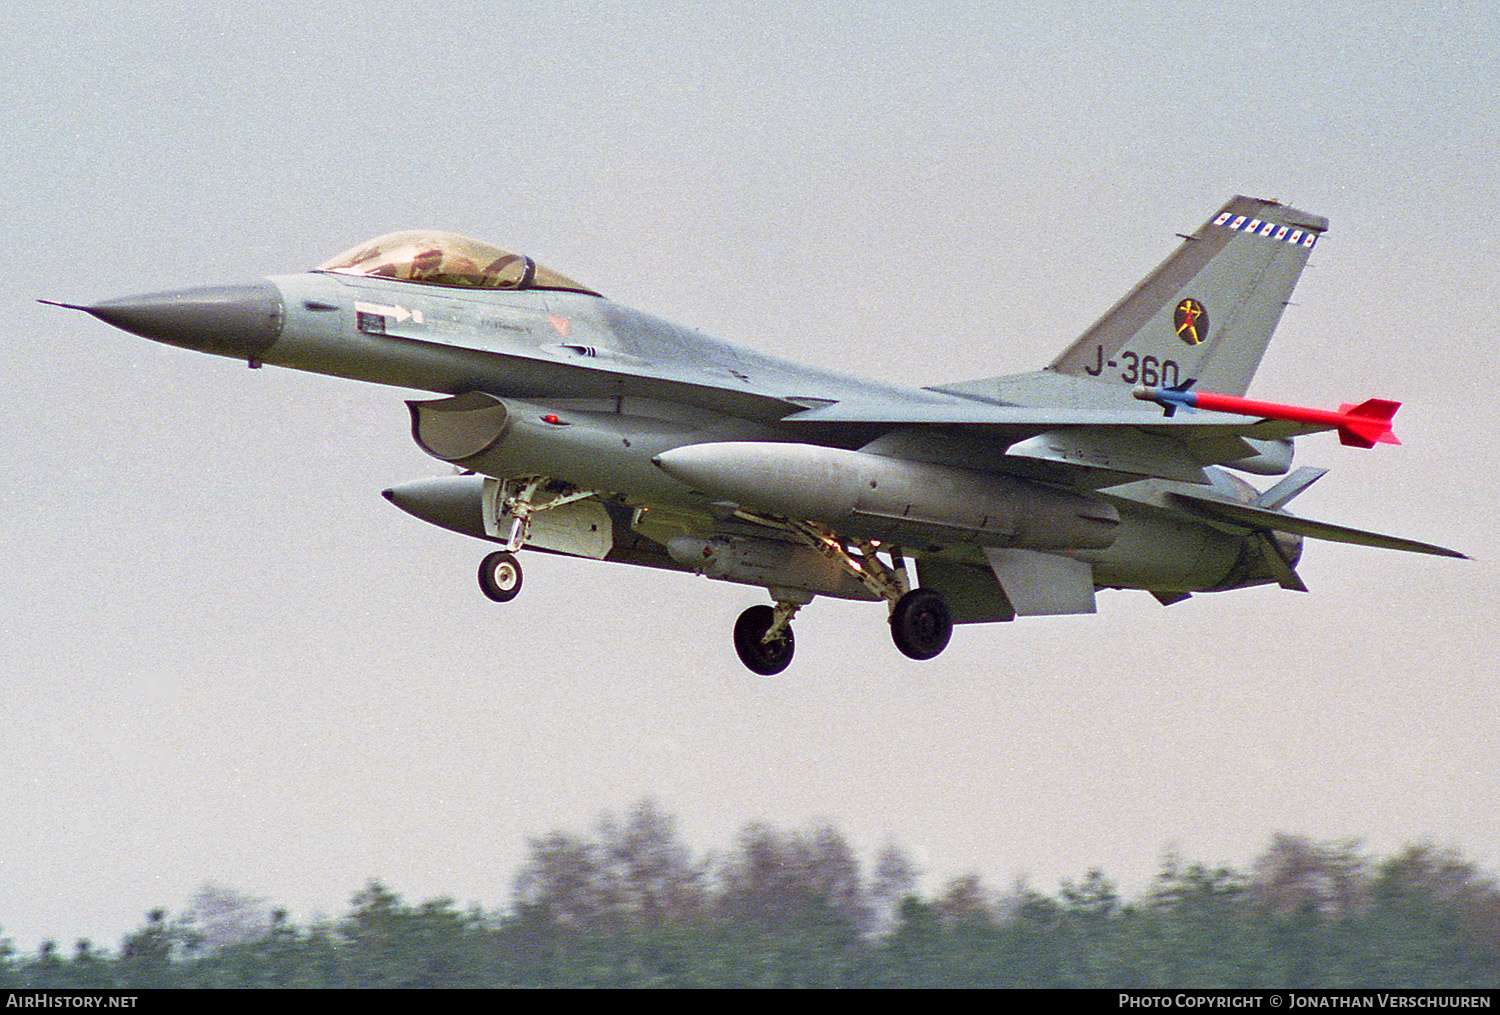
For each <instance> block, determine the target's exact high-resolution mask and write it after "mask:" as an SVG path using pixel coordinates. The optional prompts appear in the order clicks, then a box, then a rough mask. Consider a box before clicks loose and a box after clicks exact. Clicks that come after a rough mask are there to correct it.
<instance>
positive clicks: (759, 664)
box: [734, 606, 797, 677]
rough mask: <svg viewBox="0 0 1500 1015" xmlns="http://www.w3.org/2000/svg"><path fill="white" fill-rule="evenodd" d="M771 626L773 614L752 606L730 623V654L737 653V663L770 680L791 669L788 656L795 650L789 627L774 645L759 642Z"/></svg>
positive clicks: (773, 642)
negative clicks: (732, 643)
mask: <svg viewBox="0 0 1500 1015" xmlns="http://www.w3.org/2000/svg"><path fill="white" fill-rule="evenodd" d="M775 622H776V611H775V610H773V609H771V607H769V606H752V607H750V609H748V610H746V611H745V612H744V613H741V614H740V619H739V620H737V621H735V623H734V650H735V651H736V652H738V653H739V655H740V662H742V663H744V664H745V666H746V667H748V668H749V669H750V671H751V672H752V673H759V674H760V675H761V676H763V677H770V676H774V675H776V674H777V673H780V672H781V671H782V670H784V669H786V668H787V667H788V666H789V665H791V662H792V653H793V652H794V651H796V648H797V644H796V641H795V639H793V638H792V629H791V628H790V627H788V628H787V629H786V631H785V632H784V633H783V634H782V636H781V637H780V638H778V639H776V640H775V641H772V642H766V641H762V640H761V639H763V638H764V637H765V636H766V632H767V631H769V630H770V629H771V625H772V624H774V623H775Z"/></svg>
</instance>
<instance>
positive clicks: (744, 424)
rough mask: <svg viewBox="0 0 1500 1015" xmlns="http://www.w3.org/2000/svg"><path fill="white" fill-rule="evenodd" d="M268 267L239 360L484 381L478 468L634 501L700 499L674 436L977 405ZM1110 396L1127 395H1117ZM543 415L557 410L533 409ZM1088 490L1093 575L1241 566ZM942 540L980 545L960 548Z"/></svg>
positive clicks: (475, 297)
mask: <svg viewBox="0 0 1500 1015" xmlns="http://www.w3.org/2000/svg"><path fill="white" fill-rule="evenodd" d="M268 281H269V282H270V283H271V284H273V285H274V286H275V287H276V288H277V290H278V291H279V293H280V296H281V302H282V307H283V310H282V322H281V328H280V334H279V336H278V337H277V338H276V340H275V341H274V342H272V343H271V344H270V345H269V346H266V347H265V348H264V349H263V350H262V351H261V352H260V353H259V355H258V356H257V357H256V359H255V362H257V363H263V364H269V365H276V366H284V367H290V368H293V369H300V370H310V371H314V372H318V373H325V374H330V375H333V376H339V377H347V378H351V379H355V380H362V381H368V382H371V383H377V384H387V385H392V386H396V387H401V388H411V389H417V390H423V391H429V392H434V393H439V394H446V395H459V394H464V393H468V392H483V393H485V394H488V395H491V396H493V397H495V398H497V399H500V400H503V401H504V402H505V403H506V404H507V405H508V406H509V407H510V409H511V412H510V420H509V425H508V429H507V433H506V436H505V440H504V441H503V442H502V446H501V447H498V448H497V449H495V451H494V452H493V453H492V454H490V455H489V456H487V457H486V458H485V459H484V460H483V461H482V463H481V468H482V471H483V472H485V473H486V474H490V475H497V476H507V475H508V476H527V475H546V476H550V477H553V478H555V479H559V480H562V481H565V482H568V483H571V484H574V485H576V486H580V487H583V488H587V489H601V490H608V491H610V492H612V493H615V494H618V495H619V496H620V497H622V498H623V499H624V500H625V501H626V502H627V503H630V504H633V505H644V504H657V505H660V504H671V505H677V506H680V507H682V508H684V509H688V510H696V511H702V510H704V508H705V504H706V503H708V501H709V498H706V497H705V496H704V495H703V494H702V493H700V492H699V491H698V490H695V489H694V488H692V487H690V486H688V485H686V484H684V483H682V482H680V481H679V480H677V479H674V478H673V477H672V476H671V475H669V474H668V473H666V472H664V471H663V470H662V469H661V468H658V467H657V466H656V464H655V460H656V459H657V458H658V457H659V456H661V455H662V454H664V453H666V452H669V451H672V450H674V449H676V448H680V447H684V446H689V445H698V444H707V443H720V442H763V443H777V442H786V443H798V442H800V441H803V440H805V439H806V438H805V435H804V434H801V433H799V432H796V431H794V430H791V429H787V428H783V427H779V426H778V425H777V424H778V422H779V421H780V420H781V419H783V418H785V417H786V416H788V415H789V414H792V413H796V412H799V411H802V410H804V409H810V408H816V407H818V406H821V405H826V404H831V403H835V402H871V403H875V402H879V403H885V404H890V403H909V404H912V405H962V404H969V405H972V404H973V403H974V401H975V400H974V398H972V397H966V396H959V395H955V394H951V393H948V392H941V391H933V390H929V389H914V388H903V387H899V386H894V385H887V384H880V383H877V382H873V381H867V380H863V379H861V378H857V377H852V376H848V375H845V374H840V373H836V372H833V371H827V370H820V369H816V368H813V367H808V366H804V365H801V364H797V363H793V362H789V361H785V360H780V359H777V358H774V357H771V356H767V355H764V354H761V353H758V352H754V351H751V350H747V349H743V348H738V347H736V346H733V345H730V344H728V343H725V342H721V341H718V340H715V339H712V338H710V337H708V336H707V335H704V334H702V333H700V332H697V331H692V330H689V329H686V328H682V327H679V326H677V325H674V324H672V323H670V322H667V321H664V320H661V319H660V318H657V317H654V316H651V315H649V314H645V313H642V312H640V311H637V310H633V309H631V308H628V307H624V306H621V305H620V304H617V303H614V302H612V301H610V300H608V299H605V298H603V297H599V296H594V295H588V294H584V293H578V292H566V291H515V292H497V291H493V290H473V291H469V290H457V289H442V288H436V287H430V286H423V285H419V284H412V283H410V282H403V281H396V280H385V279H376V278H350V277H347V276H341V275H338V274H333V273H329V272H309V273H303V274H298V275H286V276H277V277H273V278H271V279H269V280H268ZM1108 394H1109V395H1110V396H1112V397H1114V398H1115V399H1117V400H1118V401H1119V402H1120V404H1127V403H1126V398H1128V396H1127V395H1120V394H1117V393H1115V392H1113V391H1110V392H1108ZM549 417H556V418H557V422H555V423H548V422H545V420H546V419H548V418H549ZM841 438H842V439H841ZM828 440H829V442H830V443H834V444H842V445H844V446H847V447H850V448H855V447H858V446H860V445H861V444H863V443H864V441H865V435H864V434H863V433H861V432H860V431H858V430H853V431H851V432H850V433H848V434H846V435H841V434H837V433H835V434H832V435H830V437H829V438H828ZM419 442H420V441H419ZM440 457H441V456H440ZM1213 471H1215V472H1217V471H1218V470H1213ZM1216 482H1217V483H1221V484H1223V485H1224V487H1225V488H1226V489H1227V490H1233V491H1235V492H1236V494H1237V495H1238V494H1239V491H1240V489H1241V488H1244V489H1248V487H1246V486H1245V484H1243V483H1240V482H1239V481H1238V480H1235V479H1234V478H1233V477H1231V476H1228V475H1227V474H1221V475H1220V476H1219V477H1218V478H1217V479H1216ZM1251 494H1252V495H1253V491H1251ZM1090 496H1095V497H1099V496H1101V495H1099V494H1095V493H1093V492H1091V493H1090ZM1102 499H1104V500H1107V501H1108V502H1109V503H1112V504H1113V505H1114V506H1115V508H1116V509H1117V510H1118V512H1119V518H1120V523H1119V526H1118V529H1117V532H1116V535H1115V537H1114V538H1113V540H1112V541H1111V542H1110V543H1109V544H1108V545H1107V546H1102V547H1101V546H1098V545H1093V546H1085V547H1079V548H1077V549H1076V550H1075V551H1074V553H1075V555H1076V556H1077V557H1079V558H1080V559H1085V560H1088V561H1089V562H1090V563H1091V564H1093V565H1094V569H1095V571H1094V573H1095V578H1096V581H1097V582H1098V583H1099V584H1100V585H1101V586H1115V587H1133V588H1146V587H1149V588H1172V589H1181V590H1184V591H1189V590H1191V591H1196V590H1205V589H1212V588H1216V587H1220V586H1222V585H1223V584H1224V583H1225V582H1226V581H1229V580H1230V579H1231V578H1232V577H1233V575H1232V573H1233V571H1234V570H1235V568H1236V565H1237V564H1242V563H1243V562H1242V561H1241V558H1242V557H1243V556H1244V547H1243V545H1242V544H1243V542H1244V541H1243V540H1242V539H1241V538H1239V537H1237V536H1234V535H1231V534H1227V533H1225V532H1223V531H1221V530H1220V529H1217V528H1214V527H1211V526H1205V525H1202V524H1199V523H1197V522H1196V521H1193V520H1190V519H1185V518H1183V517H1181V516H1180V514H1174V513H1173V512H1170V511H1167V510H1164V509H1162V508H1159V507H1152V506H1150V505H1144V506H1143V505H1141V504H1139V503H1138V502H1137V500H1136V499H1135V498H1134V497H1132V496H1125V497H1116V496H1110V495H1109V494H1108V493H1107V492H1106V493H1104V494H1103V495H1102ZM916 552H917V553H918V554H920V553H921V552H923V551H922V550H921V549H918V550H917V551H916ZM942 552H944V553H947V554H949V555H950V556H956V557H958V558H960V559H967V560H970V561H974V562H978V561H979V560H980V559H981V558H979V557H978V555H977V551H975V550H974V549H973V548H972V547H969V548H952V547H945V548H944V549H943V551H942ZM1241 569H1242V570H1244V568H1243V567H1242V568H1241ZM1260 580H1264V579H1263V578H1262V579H1260Z"/></svg>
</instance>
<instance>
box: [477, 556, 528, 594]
mask: <svg viewBox="0 0 1500 1015" xmlns="http://www.w3.org/2000/svg"><path fill="white" fill-rule="evenodd" d="M479 590H480V591H481V592H483V593H484V594H485V595H486V596H488V597H489V598H491V599H493V600H494V601H495V602H497V603H508V602H510V601H511V600H512V599H514V598H516V596H517V595H519V594H520V591H521V562H520V561H519V560H517V559H516V555H515V554H513V553H510V552H508V551H506V550H496V551H495V552H494V553H492V554H490V555H489V556H487V557H485V558H484V560H482V561H480V562H479Z"/></svg>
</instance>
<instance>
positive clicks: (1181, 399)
mask: <svg viewBox="0 0 1500 1015" xmlns="http://www.w3.org/2000/svg"><path fill="white" fill-rule="evenodd" d="M1134 394H1135V397H1136V398H1139V399H1141V400H1142V401H1146V402H1155V403H1156V404H1157V405H1160V406H1162V407H1163V408H1165V409H1167V410H1168V412H1172V411H1175V410H1177V409H1179V408H1187V409H1204V410H1206V411H1209V412H1231V413H1235V414H1236V415H1240V416H1259V417H1260V418H1261V419H1281V420H1286V421H1288V422H1291V423H1309V424H1312V425H1313V426H1321V427H1326V428H1328V429H1330V430H1337V431H1338V434H1339V442H1340V443H1341V444H1345V445H1347V446H1349V447H1354V448H1373V447H1374V446H1375V445H1376V444H1400V443H1401V442H1400V441H1399V440H1397V439H1396V435H1395V433H1394V432H1392V430H1391V420H1392V419H1393V418H1394V417H1395V415H1396V410H1397V409H1399V408H1401V403H1400V402H1392V401H1390V400H1388V399H1384V398H1369V399H1366V400H1365V401H1363V402H1360V403H1359V404H1358V405H1355V404H1353V403H1348V402H1346V403H1345V404H1343V405H1340V406H1339V408H1338V411H1337V412H1333V411H1331V410H1329V409H1312V408H1308V407H1306V406H1301V405H1282V404H1280V403H1278V402H1259V401H1256V400H1254V399H1250V398H1239V397H1237V396H1235V395H1220V394H1216V393H1214V392H1211V391H1190V390H1188V389H1187V388H1186V387H1181V388H1151V387H1146V386H1145V385H1139V386H1137V387H1136V389H1135V391H1134Z"/></svg>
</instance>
